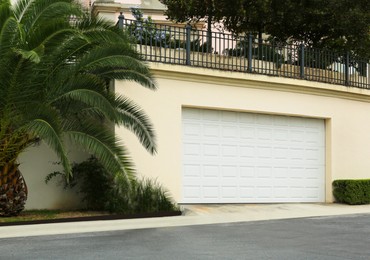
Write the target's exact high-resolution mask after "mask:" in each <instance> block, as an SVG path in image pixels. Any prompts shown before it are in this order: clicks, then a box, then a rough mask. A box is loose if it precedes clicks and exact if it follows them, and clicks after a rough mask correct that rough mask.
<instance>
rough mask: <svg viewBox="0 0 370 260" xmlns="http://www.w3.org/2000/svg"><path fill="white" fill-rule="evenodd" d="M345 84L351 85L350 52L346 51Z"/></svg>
mask: <svg viewBox="0 0 370 260" xmlns="http://www.w3.org/2000/svg"><path fill="white" fill-rule="evenodd" d="M344 77H345V78H344V85H346V86H348V85H349V52H348V51H347V52H346V60H345V67H344Z"/></svg>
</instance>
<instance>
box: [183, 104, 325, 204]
mask: <svg viewBox="0 0 370 260" xmlns="http://www.w3.org/2000/svg"><path fill="white" fill-rule="evenodd" d="M183 114H184V116H183V129H184V131H183V202H184V203H248V202H250V203H265V202H266V203H268V202H321V201H323V200H324V191H325V189H324V186H325V127H324V121H323V120H317V119H307V118H294V117H286V116H277V115H262V114H252V113H239V112H229V111H215V110H202V109H184V110H183Z"/></svg>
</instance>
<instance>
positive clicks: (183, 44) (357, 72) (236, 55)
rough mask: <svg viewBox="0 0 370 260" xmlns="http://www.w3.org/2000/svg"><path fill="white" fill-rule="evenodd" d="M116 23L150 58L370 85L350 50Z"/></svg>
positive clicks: (365, 68) (178, 27)
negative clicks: (342, 51)
mask: <svg viewBox="0 0 370 260" xmlns="http://www.w3.org/2000/svg"><path fill="white" fill-rule="evenodd" d="M118 26H119V27H120V28H122V29H125V30H127V31H128V33H129V35H130V36H131V37H132V40H133V41H134V42H136V48H137V50H138V51H139V52H140V53H141V54H142V55H143V57H144V58H145V59H146V60H148V61H152V62H162V63H170V64H181V65H188V66H195V67H203V68H212V69H219V70H227V71H237V72H246V73H257V74H264V75H271V76H280V77H288V78H296V79H305V80H311V81H318V82H325V83H332V84H339V85H345V86H352V87H358V88H367V89H368V88H370V75H369V70H370V68H369V64H368V62H369V61H368V60H364V59H360V58H358V57H356V56H354V55H351V54H350V53H336V52H333V51H330V50H322V49H314V48H309V47H306V46H305V45H303V44H300V45H298V44H288V45H287V44H284V45H283V44H280V43H277V42H275V41H260V40H258V39H256V38H255V37H253V36H252V35H247V36H234V35H232V34H228V33H222V32H212V33H211V34H210V35H209V34H208V32H207V31H205V30H196V29H194V28H192V27H191V26H189V25H187V26H183V25H164V24H153V23H146V22H145V21H136V20H128V19H124V17H123V15H120V17H119V21H118Z"/></svg>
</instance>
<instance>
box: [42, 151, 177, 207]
mask: <svg viewBox="0 0 370 260" xmlns="http://www.w3.org/2000/svg"><path fill="white" fill-rule="evenodd" d="M72 173H73V177H72V178H71V180H70V182H69V183H66V182H65V178H64V173H61V172H54V173H51V174H49V175H48V176H47V177H46V179H45V182H46V183H47V182H49V181H50V180H51V179H52V178H53V177H55V176H63V179H62V182H63V185H64V188H75V189H77V192H78V193H81V194H82V195H83V201H84V202H85V203H86V209H87V210H99V211H110V212H113V213H126V214H133V213H154V212H161V211H162V212H163V211H177V210H178V207H177V206H176V205H175V203H174V202H173V201H172V199H171V197H170V196H169V195H168V192H167V190H165V189H164V188H163V187H162V186H161V185H160V184H159V183H158V182H157V181H154V180H150V179H146V178H143V179H134V180H129V179H127V178H126V177H125V176H124V175H123V174H122V173H119V172H118V173H116V174H115V175H113V174H110V173H109V172H107V170H106V169H105V168H104V167H103V166H102V165H101V163H100V162H99V161H98V159H96V158H94V157H91V158H90V159H88V160H87V161H84V162H82V163H78V164H74V166H73V168H72Z"/></svg>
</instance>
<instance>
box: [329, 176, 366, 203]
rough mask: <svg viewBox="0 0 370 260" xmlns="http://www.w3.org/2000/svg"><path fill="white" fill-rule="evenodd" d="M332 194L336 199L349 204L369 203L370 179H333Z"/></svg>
mask: <svg viewBox="0 0 370 260" xmlns="http://www.w3.org/2000/svg"><path fill="white" fill-rule="evenodd" d="M333 195H334V197H335V199H336V201H338V202H341V203H346V204H350V205H359V204H369V203H370V179H365V180H335V181H334V182H333Z"/></svg>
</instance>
